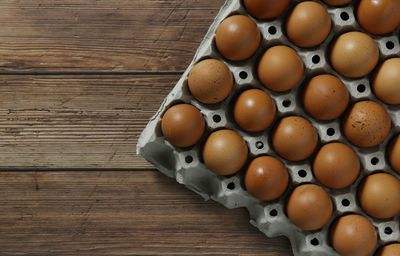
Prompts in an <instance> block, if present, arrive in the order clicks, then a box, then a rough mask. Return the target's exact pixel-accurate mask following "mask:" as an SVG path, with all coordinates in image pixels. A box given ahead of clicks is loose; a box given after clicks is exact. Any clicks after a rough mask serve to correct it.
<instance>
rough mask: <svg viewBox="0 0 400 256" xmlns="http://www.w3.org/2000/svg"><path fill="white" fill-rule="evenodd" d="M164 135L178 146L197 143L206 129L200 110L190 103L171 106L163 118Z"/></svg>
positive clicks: (162, 128) (188, 145)
mask: <svg viewBox="0 0 400 256" xmlns="http://www.w3.org/2000/svg"><path fill="white" fill-rule="evenodd" d="M161 130H162V133H163V135H164V137H165V138H166V139H167V140H168V141H169V142H170V143H171V144H172V145H174V146H176V147H190V146H193V145H194V144H196V143H197V142H198V141H199V140H200V138H201V136H202V135H203V133H204V130H205V122H204V119H203V116H202V115H201V113H200V111H199V110H198V109H197V108H195V107H193V106H192V105H189V104H178V105H175V106H172V107H170V108H169V109H168V110H167V111H166V112H165V113H164V116H163V117H162V119H161Z"/></svg>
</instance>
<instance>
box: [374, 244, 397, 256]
mask: <svg viewBox="0 0 400 256" xmlns="http://www.w3.org/2000/svg"><path fill="white" fill-rule="evenodd" d="M399 255H400V243H394V244H388V245H385V246H384V247H383V248H382V249H380V250H379V252H378V254H377V256H399Z"/></svg>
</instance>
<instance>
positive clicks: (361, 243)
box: [331, 214, 377, 256]
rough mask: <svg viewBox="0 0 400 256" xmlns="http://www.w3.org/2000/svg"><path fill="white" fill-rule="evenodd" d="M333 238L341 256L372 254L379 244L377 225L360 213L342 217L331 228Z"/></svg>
mask: <svg viewBox="0 0 400 256" xmlns="http://www.w3.org/2000/svg"><path fill="white" fill-rule="evenodd" d="M331 239H332V245H333V248H334V249H335V250H336V251H337V252H338V253H339V254H340V255H341V256H366V255H372V253H373V252H374V249H375V247H376V245H377V235H376V231H375V227H374V226H373V225H372V223H371V222H370V221H369V220H368V219H367V218H365V217H363V216H361V215H358V214H350V215H345V216H343V217H340V218H339V220H337V221H336V223H335V224H334V225H333V227H332V229H331Z"/></svg>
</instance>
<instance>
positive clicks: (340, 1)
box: [323, 0, 352, 6]
mask: <svg viewBox="0 0 400 256" xmlns="http://www.w3.org/2000/svg"><path fill="white" fill-rule="evenodd" d="M323 1H324V2H325V3H327V4H329V5H333V6H340V5H345V4H349V3H351V1H352V0H323Z"/></svg>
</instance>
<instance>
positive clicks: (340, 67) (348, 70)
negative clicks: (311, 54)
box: [331, 32, 379, 78]
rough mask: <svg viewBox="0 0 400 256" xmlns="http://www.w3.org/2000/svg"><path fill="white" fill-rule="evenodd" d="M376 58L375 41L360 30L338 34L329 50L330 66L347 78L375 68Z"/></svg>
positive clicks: (357, 76)
mask: <svg viewBox="0 0 400 256" xmlns="http://www.w3.org/2000/svg"><path fill="white" fill-rule="evenodd" d="M378 59H379V49H378V46H377V44H376V42H375V41H374V40H373V39H372V38H371V37H370V36H368V35H367V34H365V33H361V32H348V33H345V34H343V35H340V36H339V37H338V38H337V39H336V41H335V42H334V43H333V46H332V50H331V63H332V66H333V67H334V68H335V70H336V71H337V72H339V73H340V74H342V75H344V76H346V77H349V78H359V77H363V76H366V75H368V74H369V73H370V72H371V71H372V70H373V69H374V68H375V66H376V64H377V63H378Z"/></svg>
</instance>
